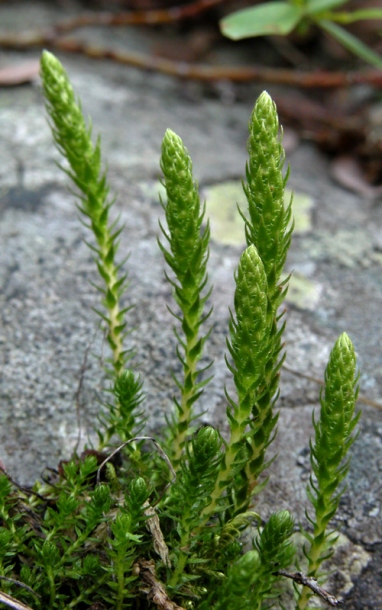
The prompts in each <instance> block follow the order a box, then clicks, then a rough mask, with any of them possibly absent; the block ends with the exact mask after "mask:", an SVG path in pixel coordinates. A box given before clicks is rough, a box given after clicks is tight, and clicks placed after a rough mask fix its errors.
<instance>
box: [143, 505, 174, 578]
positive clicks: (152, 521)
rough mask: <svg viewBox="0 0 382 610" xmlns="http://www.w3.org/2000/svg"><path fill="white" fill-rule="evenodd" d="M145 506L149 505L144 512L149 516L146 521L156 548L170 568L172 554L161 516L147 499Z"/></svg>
mask: <svg viewBox="0 0 382 610" xmlns="http://www.w3.org/2000/svg"><path fill="white" fill-rule="evenodd" d="M144 506H146V507H147V508H146V509H145V511H144V512H145V515H146V517H148V519H147V521H146V527H147V529H148V530H149V532H150V534H151V536H152V539H153V545H154V549H155V551H156V552H157V553H158V555H159V557H160V558H161V560H162V561H163V563H164V565H165V566H167V567H168V568H171V560H170V554H169V550H168V546H167V544H166V541H165V539H164V536H163V534H162V530H161V527H160V521H159V517H158V515H157V514H156V512H155V508H154V507H153V506H150V504H149V503H148V502H147V501H146V502H145V503H144Z"/></svg>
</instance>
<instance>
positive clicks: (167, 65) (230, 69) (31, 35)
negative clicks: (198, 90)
mask: <svg viewBox="0 0 382 610" xmlns="http://www.w3.org/2000/svg"><path fill="white" fill-rule="evenodd" d="M36 46H37V47H40V48H41V47H47V48H51V49H53V48H54V49H57V50H60V51H65V52H67V53H79V54H82V55H85V56H87V57H91V58H92V59H99V60H107V59H110V60H112V61H115V62H117V63H121V64H125V65H127V66H132V67H134V68H138V69H141V70H149V71H154V72H160V73H162V74H167V75H169V76H175V77H178V78H182V79H187V80H196V81H202V82H207V83H214V82H219V81H231V82H236V83H246V82H259V83H264V84H273V85H290V86H294V87H300V88H302V89H313V88H319V89H338V88H341V87H351V86H353V85H363V84H364V85H370V86H372V87H375V88H376V89H382V72H381V71H380V70H354V71H351V72H328V71H324V70H315V71H312V72H302V71H299V70H294V69H293V70H288V69H283V68H264V67H263V66H240V65H238V66H211V65H208V64H196V63H186V62H177V61H173V60H171V59H164V58H161V57H153V56H152V55H146V54H144V53H136V52H133V51H117V50H114V49H110V48H105V47H100V46H96V45H90V44H85V43H83V42H80V41H76V40H68V39H60V38H57V37H56V36H55V35H54V34H52V33H49V34H47V33H43V32H27V33H25V34H22V35H19V36H15V35H14V34H12V35H7V34H3V35H0V48H4V49H25V48H29V47H36Z"/></svg>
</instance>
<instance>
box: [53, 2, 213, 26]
mask: <svg viewBox="0 0 382 610" xmlns="http://www.w3.org/2000/svg"><path fill="white" fill-rule="evenodd" d="M222 2H224V0H196V2H191V3H190V4H186V5H184V6H173V7H172V8H169V9H154V10H147V11H139V10H138V11H123V12H119V13H112V12H110V11H101V12H97V13H95V12H84V13H82V14H81V15H78V16H77V17H73V18H71V19H66V20H64V21H61V22H60V23H57V24H56V25H55V26H54V29H55V31H56V32H57V33H63V32H69V31H73V30H75V29H77V28H82V27H85V26H89V25H93V26H94V25H96V26H110V25H114V26H115V25H116V26H122V25H158V24H163V23H174V22H178V21H183V20H184V19H190V18H192V17H196V16H197V15H200V14H201V13H202V12H203V11H206V10H208V9H210V8H212V7H214V6H217V5H218V4H222Z"/></svg>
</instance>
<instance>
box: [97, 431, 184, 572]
mask: <svg viewBox="0 0 382 610" xmlns="http://www.w3.org/2000/svg"><path fill="white" fill-rule="evenodd" d="M134 441H151V442H152V443H154V445H155V448H156V450H157V451H158V453H159V455H160V456H161V458H162V459H163V460H164V461H165V462H166V464H167V466H168V468H169V470H170V472H171V474H172V479H171V481H169V483H167V485H166V487H165V488H164V490H163V491H162V493H161V495H160V497H159V499H158V500H157V503H158V502H159V500H160V499H161V498H162V497H163V495H164V494H165V493H166V491H167V489H168V488H169V486H170V485H171V484H172V483H173V482H174V481H175V479H176V472H175V470H174V467H173V465H172V464H171V462H170V459H169V457H168V456H167V455H166V453H165V452H164V451H163V449H162V447H161V446H160V445H159V443H158V442H157V441H156V440H155V439H154V438H152V437H151V436H135V437H134V438H131V439H129V440H128V441H126V442H124V443H122V445H119V447H117V448H116V449H115V450H114V451H113V452H112V453H111V454H110V455H109V456H108V457H107V458H106V460H104V461H103V462H102V464H101V465H100V467H99V468H98V470H97V485H99V483H100V481H101V470H102V468H103V467H104V466H105V465H106V464H107V462H109V461H110V460H111V459H112V458H113V457H114V456H115V455H116V454H117V453H118V452H119V451H121V449H123V448H124V447H126V445H128V444H129V443H133V442H134ZM144 506H145V507H146V508H145V511H144V512H145V515H146V516H147V517H148V519H147V523H146V525H147V529H148V530H149V531H150V533H151V535H152V537H153V544H154V549H155V551H156V552H157V553H158V555H159V556H160V558H161V559H162V561H163V563H164V564H165V565H166V566H168V567H171V561H170V555H169V551H168V547H167V544H166V542H165V539H164V536H163V534H162V530H161V528H160V522H159V518H158V515H157V514H156V512H155V508H154V506H155V505H150V504H149V503H148V502H145V504H144Z"/></svg>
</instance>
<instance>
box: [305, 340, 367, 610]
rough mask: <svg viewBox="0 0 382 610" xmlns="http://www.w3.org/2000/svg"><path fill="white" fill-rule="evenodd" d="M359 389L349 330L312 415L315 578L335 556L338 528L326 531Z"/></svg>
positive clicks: (311, 569)
mask: <svg viewBox="0 0 382 610" xmlns="http://www.w3.org/2000/svg"><path fill="white" fill-rule="evenodd" d="M357 393H358V387H357V374H356V357H355V352H354V347H353V344H352V342H351V341H350V339H349V337H348V335H347V334H346V333H343V334H342V335H341V336H340V337H339V338H338V339H337V341H336V343H335V345H334V347H333V350H332V352H331V354H330V357H329V362H328V365H327V367H326V371H325V389H324V392H323V393H322V395H321V410H320V419H319V420H318V421H317V422H316V421H315V420H314V419H313V424H314V429H315V443H314V444H312V445H311V464H312V470H313V473H314V478H313V476H311V478H310V484H309V487H308V497H309V499H310V501H311V503H312V505H313V508H314V513H315V514H314V518H310V522H311V524H312V525H313V534H310V533H308V532H305V536H306V538H307V540H308V542H309V546H310V548H309V550H307V551H306V554H307V557H308V576H312V577H314V578H316V577H317V575H318V570H319V568H320V565H321V563H322V562H323V561H324V559H327V558H328V557H330V555H331V546H332V544H333V542H334V541H335V540H336V538H337V536H336V533H335V532H332V531H329V532H327V527H328V523H329V521H330V520H331V519H332V517H333V516H334V515H335V513H336V512H337V508H338V505H339V502H340V498H341V495H342V493H343V491H344V490H343V488H342V489H341V488H340V484H341V482H342V481H343V479H344V478H345V476H346V474H347V471H348V468H349V458H347V454H348V451H349V448H350V446H351V445H352V444H353V442H354V440H355V435H354V434H353V432H354V428H355V426H356V425H357V422H358V420H359V417H360V412H359V413H357V415H355V414H354V408H355V402H356V397H357ZM311 595H312V593H311V591H310V590H309V589H308V588H307V587H303V589H302V591H301V594H300V597H299V600H298V605H297V608H298V610H305V608H306V607H307V604H308V602H309V598H310V597H311Z"/></svg>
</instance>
